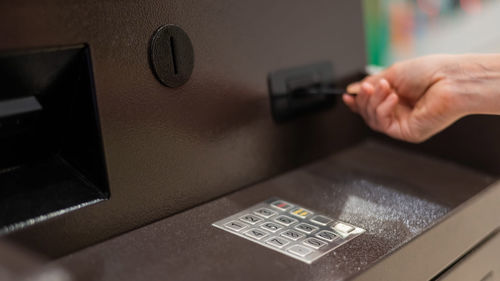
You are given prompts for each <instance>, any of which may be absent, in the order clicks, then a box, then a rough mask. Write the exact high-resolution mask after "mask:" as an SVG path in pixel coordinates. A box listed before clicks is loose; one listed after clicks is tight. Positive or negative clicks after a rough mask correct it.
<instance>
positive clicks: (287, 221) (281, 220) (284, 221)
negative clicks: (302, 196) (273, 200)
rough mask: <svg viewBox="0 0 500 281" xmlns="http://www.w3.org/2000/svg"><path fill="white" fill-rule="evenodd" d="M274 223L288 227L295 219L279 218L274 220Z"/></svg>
mask: <svg viewBox="0 0 500 281" xmlns="http://www.w3.org/2000/svg"><path fill="white" fill-rule="evenodd" d="M274 220H275V221H276V222H278V223H281V224H282V225H284V226H289V225H292V224H294V223H296V222H297V220H296V219H292V218H291V217H287V216H279V217H277V218H275V219H274Z"/></svg>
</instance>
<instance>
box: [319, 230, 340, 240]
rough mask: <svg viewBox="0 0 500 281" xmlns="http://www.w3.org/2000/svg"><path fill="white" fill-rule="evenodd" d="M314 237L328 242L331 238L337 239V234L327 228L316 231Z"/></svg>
mask: <svg viewBox="0 0 500 281" xmlns="http://www.w3.org/2000/svg"><path fill="white" fill-rule="evenodd" d="M316 237H319V238H321V239H324V240H326V241H328V242H332V241H333V240H335V239H337V234H335V233H333V232H331V231H328V230H321V231H320V232H318V233H316Z"/></svg>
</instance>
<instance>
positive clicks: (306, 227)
mask: <svg viewBox="0 0 500 281" xmlns="http://www.w3.org/2000/svg"><path fill="white" fill-rule="evenodd" d="M295 229H297V230H300V231H302V232H305V233H307V234H310V233H313V232H314V231H316V230H318V228H317V227H315V226H312V225H310V224H307V223H299V224H297V225H296V226H295Z"/></svg>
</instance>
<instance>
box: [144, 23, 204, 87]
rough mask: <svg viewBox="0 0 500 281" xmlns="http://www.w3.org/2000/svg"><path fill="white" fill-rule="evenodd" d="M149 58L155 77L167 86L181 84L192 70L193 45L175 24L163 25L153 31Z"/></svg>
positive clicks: (187, 78) (186, 79)
mask: <svg viewBox="0 0 500 281" xmlns="http://www.w3.org/2000/svg"><path fill="white" fill-rule="evenodd" d="M149 58H150V64H151V69H152V71H153V73H154V74H155V76H156V78H157V79H158V80H159V81H160V82H161V83H162V84H163V85H165V86H167V87H171V88H175V87H179V86H182V85H183V84H184V83H186V82H187V81H188V80H189V78H190V77H191V73H192V72H193V67H194V51H193V45H192V43H191V40H190V39H189V37H188V35H187V33H186V32H184V30H182V29H181V28H180V27H179V26H177V25H173V24H167V25H163V26H161V27H160V28H158V29H157V30H156V31H155V33H154V34H153V36H152V37H151V43H150V49H149Z"/></svg>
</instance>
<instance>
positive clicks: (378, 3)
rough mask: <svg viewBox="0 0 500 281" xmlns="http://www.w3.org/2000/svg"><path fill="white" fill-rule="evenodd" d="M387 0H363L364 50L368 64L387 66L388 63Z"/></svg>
mask: <svg viewBox="0 0 500 281" xmlns="http://www.w3.org/2000/svg"><path fill="white" fill-rule="evenodd" d="M388 8H389V5H388V0H363V14H364V26H365V39H366V52H367V56H368V64H369V65H376V66H387V64H388V63H389V61H388V55H389V40H390V34H389V16H388V14H389V13H388Z"/></svg>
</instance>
